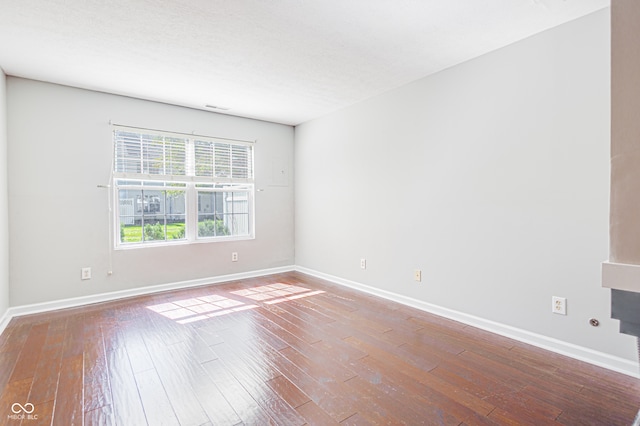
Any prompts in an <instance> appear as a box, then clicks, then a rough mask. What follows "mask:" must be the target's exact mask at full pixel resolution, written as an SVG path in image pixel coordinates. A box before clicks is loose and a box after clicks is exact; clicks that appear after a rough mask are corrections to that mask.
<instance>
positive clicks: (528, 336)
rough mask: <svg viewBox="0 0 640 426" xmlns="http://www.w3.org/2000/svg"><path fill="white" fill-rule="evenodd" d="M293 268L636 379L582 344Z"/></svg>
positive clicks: (629, 365)
mask: <svg viewBox="0 0 640 426" xmlns="http://www.w3.org/2000/svg"><path fill="white" fill-rule="evenodd" d="M295 270H296V271H298V272H302V273H304V274H307V275H311V276H314V277H317V278H321V279H323V280H326V281H330V282H332V283H335V284H339V285H343V286H345V287H349V288H352V289H355V290H358V291H363V292H365V293H369V294H372V295H374V296H379V297H382V298H384V299H387V300H391V301H394V302H398V303H401V304H403V305H406V306H410V307H412V308H416V309H420V310H422V311H425V312H429V313H432V314H436V315H439V316H442V317H445V318H449V319H452V320H455V321H458V322H461V323H464V324H468V325H471V326H473V327H477V328H480V329H482V330H486V331H489V332H492V333H495V334H499V335H501V336H505V337H508V338H511V339H514V340H518V341H520V342H523V343H527V344H530V345H533V346H537V347H539V348H542V349H546V350H548V351H551V352H555V353H558V354H561V355H565V356H568V357H571V358H574V359H577V360H580V361H584V362H588V363H590V364H594V365H597V366H599V367H603V368H607V369H609V370H613V371H617V372H619V373H623V374H626V375H629V376H632V377H636V378H640V374H639V373H638V363H637V362H633V361H630V360H628V359H624V358H620V357H617V356H613V355H609V354H606V353H604V352H599V351H595V350H593V349H589V348H585V347H583V346H578V345H574V344H572V343H567V342H564V341H562V340H558V339H554V338H552V337H548V336H544V335H541V334H537V333H532V332H530V331H526V330H522V329H519V328H516V327H512V326H509V325H505V324H501V323H498V322H495V321H490V320H487V319H484V318H480V317H476V316H474V315H469V314H466V313H464V312H458V311H454V310H452V309H447V308H444V307H442V306H438V305H433V304H431V303H428V302H424V301H422V300H418V299H414V298H412V297H407V296H403V295H400V294H397V293H392V292H390V291H386V290H381V289H379V288H375V287H371V286H368V285H365V284H361V283H358V282H355V281H351V280H346V279H344V278H340V277H336V276H333V275H329V274H325V273H322V272H318V271H315V270H312V269H308V268H304V267H302V266H296V267H295Z"/></svg>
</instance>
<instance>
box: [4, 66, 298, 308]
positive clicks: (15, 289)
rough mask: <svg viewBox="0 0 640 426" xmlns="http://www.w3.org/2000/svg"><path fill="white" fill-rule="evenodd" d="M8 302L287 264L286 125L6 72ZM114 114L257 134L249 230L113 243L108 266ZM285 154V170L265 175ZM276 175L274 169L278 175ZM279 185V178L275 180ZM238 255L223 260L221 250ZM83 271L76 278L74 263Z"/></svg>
mask: <svg viewBox="0 0 640 426" xmlns="http://www.w3.org/2000/svg"><path fill="white" fill-rule="evenodd" d="M7 80H8V85H7V87H8V88H7V99H8V104H7V105H8V136H9V137H8V141H9V142H8V143H9V219H10V223H11V227H10V237H11V238H10V250H11V259H10V272H11V273H10V277H11V300H10V304H11V306H20V305H25V304H30V303H37V302H43V301H54V300H59V299H66V298H71V297H78V296H86V295H92V294H99V293H105V292H111V291H118V290H127V289H133V288H137V287H144V286H150V285H156V284H165V283H175V282H182V281H187V280H197V279H202V278H208V277H216V276H221V275H226V274H233V273H240V272H247V271H256V270H263V269H268V268H275V267H282V266H289V265H293V262H294V249H293V243H294V237H293V222H294V220H293V183H292V181H291V179H292V176H293V174H292V173H291V170H290V169H291V168H292V164H293V136H294V132H293V128H292V127H290V126H284V125H278V124H272V123H266V122H262V121H256V120H249V119H243V118H237V117H232V116H227V115H220V114H214V113H209V112H206V111H199V110H192V109H187V108H181V107H176V106H170V105H165V104H159V103H153V102H147V101H142V100H137V99H132V98H126V97H121V96H115V95H109V94H104V93H98V92H92V91H86V90H80V89H75V88H69V87H64V86H58V85H53V84H47V83H41V82H36V81H31V80H25V79H20V78H15V77H8V79H7ZM109 120H112V121H113V122H114V123H119V124H127V125H132V126H139V127H146V128H155V129H163V130H172V131H177V132H187V133H191V132H195V133H197V134H205V135H213V136H220V137H226V138H235V139H243V140H256V139H257V140H258V143H257V145H256V148H255V170H256V187H257V188H260V189H264V191H262V192H256V200H255V205H256V239H255V240H250V241H238V242H226V243H207V244H193V245H182V246H174V247H152V248H144V249H133V250H120V251H115V252H114V253H113V275H112V276H110V277H109V276H107V271H108V253H109V244H108V223H109V214H108V210H107V192H106V190H105V189H98V188H97V185H98V184H108V183H109V181H108V180H109V171H110V167H111V155H112V141H111V131H112V129H111V126H110V125H109V124H108V123H109ZM280 163H282V164H284V165H285V167H286V168H287V169H288V170H287V171H288V172H289V174H288V179H287V180H286V181H284V182H279V181H278V180H275V178H274V177H273V176H274V175H273V171H272V165H273V164H280ZM278 179H279V178H278ZM274 184H282V185H278V186H276V185H274ZM233 251H236V252H238V253H239V261H238V262H234V263H232V262H231V252H233ZM85 266H90V267H92V268H93V270H92V272H93V279H91V280H90V281H81V280H80V269H81V268H82V267H85Z"/></svg>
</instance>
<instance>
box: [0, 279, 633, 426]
mask: <svg viewBox="0 0 640 426" xmlns="http://www.w3.org/2000/svg"><path fill="white" fill-rule="evenodd" d="M0 395H1V396H0V424H2V425H27V426H30V425H66V426H67V425H83V424H84V425H125V426H129V425H152V426H155V425H202V426H204V425H241V424H245V425H304V424H309V425H331V424H342V425H382V424H385V425H386V424H389V425H396V424H407V425H419V424H425V425H630V424H631V423H632V421H633V418H634V416H635V415H636V413H637V411H638V408H639V407H640V381H639V380H636V379H633V378H630V377H628V376H625V375H622V374H617V373H614V372H611V371H608V370H605V369H601V368H598V367H595V366H592V365H589V364H586V363H582V362H579V361H576V360H573V359H569V358H566V357H563V356H560V355H557V354H554V353H551V352H547V351H544V350H541V349H538V348H535V347H532V346H528V345H525V344H523V343H520V342H517V341H513V340H510V339H507V338H504V337H501V336H497V335H493V334H491V333H488V332H485V331H482V330H478V329H475V328H473V327H470V326H466V325H464V324H460V323H457V322H454V321H451V320H447V319H444V318H441V317H437V316H434V315H431V314H428V313H425V312H422V311H418V310H415V309H411V308H408V307H405V306H402V305H399V304H395V303H392V302H389V301H386V300H382V299H378V298H376V297H373V296H369V295H366V294H361V293H357V292H355V291H351V290H348V289H344V288H341V287H338V286H335V285H332V284H330V283H327V282H324V281H322V280H319V279H316V278H312V277H309V276H306V275H302V274H299V273H287V274H279V275H272V276H269V277H262V278H256V279H248V280H242V281H235V282H230V283H225V284H219V285H212V286H204V287H198V288H193V289H186V290H180V291H172V292H166V293H160V294H155V295H150V296H143V297H136V298H131V299H125V300H120V301H114V302H108V303H102V304H97V305H92V306H86V307H82V308H75V309H67V310H61V311H56V312H50V313H45V314H37V315H31V316H24V317H19V318H15V319H13V320H12V321H11V323H10V324H9V326H8V327H7V329H6V330H5V331H4V333H3V334H2V335H1V336H0ZM15 403H18V404H20V405H15ZM30 404H33V405H32V406H31V405H30ZM12 407H13V409H14V412H12V411H11V410H12ZM15 411H17V412H18V413H17V414H16V413H15Z"/></svg>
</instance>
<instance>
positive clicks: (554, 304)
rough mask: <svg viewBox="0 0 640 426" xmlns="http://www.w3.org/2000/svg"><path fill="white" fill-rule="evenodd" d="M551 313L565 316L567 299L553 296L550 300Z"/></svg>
mask: <svg viewBox="0 0 640 426" xmlns="http://www.w3.org/2000/svg"><path fill="white" fill-rule="evenodd" d="M551 312H553V313H554V314H558V315H567V299H566V298H564V297H558V296H553V297H552V298H551Z"/></svg>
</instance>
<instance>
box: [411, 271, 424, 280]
mask: <svg viewBox="0 0 640 426" xmlns="http://www.w3.org/2000/svg"><path fill="white" fill-rule="evenodd" d="M413 279H414V280H416V281H418V282H420V281H422V271H421V270H420V269H416V270H415V271H413Z"/></svg>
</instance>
